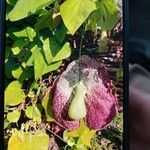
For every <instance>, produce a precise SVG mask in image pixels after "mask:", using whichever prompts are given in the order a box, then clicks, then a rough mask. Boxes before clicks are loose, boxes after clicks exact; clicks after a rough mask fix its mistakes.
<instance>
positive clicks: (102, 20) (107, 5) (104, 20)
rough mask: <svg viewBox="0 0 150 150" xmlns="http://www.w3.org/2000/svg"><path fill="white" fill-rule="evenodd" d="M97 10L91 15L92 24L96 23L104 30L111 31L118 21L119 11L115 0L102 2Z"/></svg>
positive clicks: (98, 4)
mask: <svg viewBox="0 0 150 150" xmlns="http://www.w3.org/2000/svg"><path fill="white" fill-rule="evenodd" d="M96 4H97V10H95V11H93V12H92V13H91V15H90V17H89V18H90V19H91V22H92V23H96V24H97V26H98V27H100V28H101V29H102V30H105V31H109V30H111V29H112V28H113V27H114V26H115V25H116V24H117V21H118V9H117V4H116V2H115V0H101V1H98V2H97V3H96Z"/></svg>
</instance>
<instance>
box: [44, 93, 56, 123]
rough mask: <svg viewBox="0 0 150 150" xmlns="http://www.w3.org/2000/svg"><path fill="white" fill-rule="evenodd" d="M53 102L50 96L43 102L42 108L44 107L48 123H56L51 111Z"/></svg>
mask: <svg viewBox="0 0 150 150" xmlns="http://www.w3.org/2000/svg"><path fill="white" fill-rule="evenodd" d="M51 100H52V97H51V95H49V94H47V95H46V96H45V97H44V98H43V100H42V106H43V107H44V110H45V113H46V120H47V121H54V118H53V116H52V112H51V109H52V108H51Z"/></svg>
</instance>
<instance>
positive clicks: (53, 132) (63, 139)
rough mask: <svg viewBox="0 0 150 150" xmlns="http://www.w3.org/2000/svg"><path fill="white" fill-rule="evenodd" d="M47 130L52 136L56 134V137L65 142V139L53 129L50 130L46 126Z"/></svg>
mask: <svg viewBox="0 0 150 150" xmlns="http://www.w3.org/2000/svg"><path fill="white" fill-rule="evenodd" d="M46 130H47V131H49V132H50V133H52V134H53V135H54V136H56V137H57V138H59V139H60V140H61V141H63V142H64V143H66V141H65V140H64V139H63V138H61V137H60V136H59V135H57V134H56V133H54V132H53V131H51V130H50V129H48V128H46Z"/></svg>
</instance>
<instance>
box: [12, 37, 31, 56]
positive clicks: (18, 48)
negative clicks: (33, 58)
mask: <svg viewBox="0 0 150 150" xmlns="http://www.w3.org/2000/svg"><path fill="white" fill-rule="evenodd" d="M28 42H29V40H27V39H25V38H19V39H18V40H17V41H15V43H14V44H13V46H12V49H11V50H12V52H13V54H14V55H17V54H19V53H20V51H21V50H22V48H23V47H24V46H25V45H26V44H28Z"/></svg>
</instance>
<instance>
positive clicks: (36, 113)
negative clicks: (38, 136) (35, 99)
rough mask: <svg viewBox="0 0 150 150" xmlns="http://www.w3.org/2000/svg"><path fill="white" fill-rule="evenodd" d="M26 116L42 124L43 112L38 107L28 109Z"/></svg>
mask: <svg viewBox="0 0 150 150" xmlns="http://www.w3.org/2000/svg"><path fill="white" fill-rule="evenodd" d="M25 114H26V116H27V117H28V118H31V119H33V121H37V122H41V112H40V110H39V109H38V107H37V106H29V107H27V109H26V111H25Z"/></svg>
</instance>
